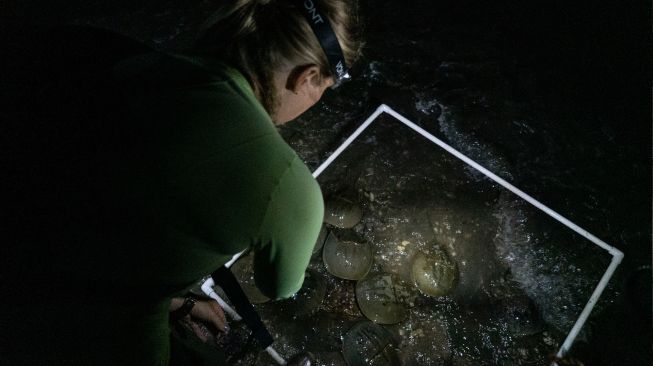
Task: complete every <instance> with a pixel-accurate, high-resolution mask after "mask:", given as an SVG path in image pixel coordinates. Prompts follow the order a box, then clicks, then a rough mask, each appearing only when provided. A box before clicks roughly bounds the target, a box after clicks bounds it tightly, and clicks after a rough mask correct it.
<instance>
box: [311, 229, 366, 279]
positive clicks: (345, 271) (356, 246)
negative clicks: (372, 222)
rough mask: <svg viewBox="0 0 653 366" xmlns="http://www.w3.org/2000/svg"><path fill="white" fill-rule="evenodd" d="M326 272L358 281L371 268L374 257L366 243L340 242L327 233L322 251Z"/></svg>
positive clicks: (331, 233)
mask: <svg viewBox="0 0 653 366" xmlns="http://www.w3.org/2000/svg"><path fill="white" fill-rule="evenodd" d="M322 260H323V261H324V265H325V267H326V270H327V271H329V273H331V274H332V275H334V276H336V277H340V278H344V279H346V280H359V279H361V278H363V277H365V275H366V274H367V272H369V270H370V268H372V262H373V260H374V255H373V254H372V248H371V247H370V245H369V244H368V243H367V242H362V243H358V242H355V241H340V240H338V238H337V237H336V236H335V234H334V233H333V232H330V233H329V236H328V237H327V239H326V243H325V244H324V250H323V251H322Z"/></svg>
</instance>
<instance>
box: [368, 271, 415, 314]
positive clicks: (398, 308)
mask: <svg viewBox="0 0 653 366" xmlns="http://www.w3.org/2000/svg"><path fill="white" fill-rule="evenodd" d="M414 300H415V293H414V292H413V291H411V286H409V285H408V284H407V283H406V282H404V281H402V280H401V279H400V278H399V277H398V276H396V275H393V274H388V273H380V274H376V275H373V276H369V277H367V278H365V279H363V280H361V281H358V283H356V301H358V306H359V308H360V309H361V312H362V313H363V315H365V316H366V317H367V318H368V319H370V320H371V321H373V322H375V323H379V324H395V323H398V322H400V321H402V320H404V319H405V318H406V316H407V315H408V307H410V306H411V305H412V304H413V303H414Z"/></svg>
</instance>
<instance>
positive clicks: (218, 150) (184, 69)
mask: <svg viewBox="0 0 653 366" xmlns="http://www.w3.org/2000/svg"><path fill="white" fill-rule="evenodd" d="M115 70H116V74H117V75H118V76H119V78H120V80H121V82H123V83H125V85H127V87H126V88H125V89H126V90H127V94H126V99H127V100H128V101H129V103H130V105H131V109H132V110H131V112H133V114H134V115H136V116H141V118H143V119H149V120H150V121H155V122H154V125H153V128H152V130H151V131H150V134H149V137H150V138H151V139H152V141H149V142H147V146H148V148H149V149H152V151H153V152H154V153H153V154H151V155H148V160H147V162H146V163H142V164H141V165H140V166H136V167H133V169H134V170H133V171H134V172H135V174H134V175H135V176H140V177H141V178H142V179H141V181H140V183H139V185H137V186H136V187H135V188H129V189H128V191H129V192H130V193H131V194H134V195H136V196H140V199H141V200H142V202H146V204H145V205H144V208H143V211H144V212H146V214H147V215H148V217H149V218H151V219H153V222H154V223H156V224H158V225H160V226H159V227H158V228H159V229H160V232H159V233H157V234H156V235H155V236H154V237H158V236H160V240H161V241H160V242H159V243H157V244H153V248H152V250H153V254H154V253H156V255H157V256H156V257H158V259H159V261H154V262H152V265H151V266H148V265H147V264H145V266H146V267H145V268H147V271H146V272H144V271H143V268H139V269H138V271H137V273H129V277H130V278H132V280H133V278H134V277H133V276H135V277H136V278H138V279H139V281H141V280H142V281H143V282H150V281H151V282H152V283H157V282H158V283H162V284H164V285H169V286H171V287H174V286H180V285H181V286H184V285H188V284H190V283H192V282H193V281H196V280H198V279H199V278H200V277H202V276H204V275H207V274H209V273H210V272H212V271H213V270H215V269H217V268H218V267H219V266H220V265H222V264H224V263H225V262H226V261H227V260H229V259H230V258H231V256H232V255H233V254H236V253H238V252H240V251H242V250H244V249H247V248H253V249H254V250H255V251H256V256H255V258H256V259H255V279H256V282H257V284H258V286H259V287H260V288H261V290H262V291H263V292H264V293H265V294H266V295H267V296H269V297H271V298H283V297H288V296H290V295H292V294H294V293H295V292H296V291H297V290H299V288H300V287H301V285H302V282H303V276H304V271H305V269H306V266H307V265H308V261H309V259H310V256H311V251H312V247H313V244H314V243H315V240H316V238H317V234H318V232H319V229H320V225H321V222H322V218H323V201H322V195H321V192H320V189H319V186H318V185H317V182H316V181H315V179H314V178H313V177H312V175H311V173H310V172H309V170H308V169H307V167H306V166H305V165H304V164H303V163H302V161H301V160H300V159H299V158H298V156H297V154H295V152H294V151H293V150H292V149H291V148H290V147H289V146H288V145H287V144H286V143H285V142H284V141H283V139H282V138H281V136H280V135H279V134H278V132H277V130H276V128H275V126H274V124H273V123H272V121H271V120H270V117H269V116H268V114H267V113H266V112H265V110H264V109H263V107H262V106H261V105H260V103H259V102H258V101H257V100H256V98H255V96H254V94H253V92H252V89H251V88H250V86H249V84H248V83H247V81H246V80H245V79H244V77H243V76H242V75H241V74H240V73H238V72H237V71H235V70H234V69H231V68H229V67H226V66H224V65H223V64H221V63H219V62H217V61H212V60H207V59H202V58H198V57H195V58H191V57H184V56H167V55H160V54H145V55H140V56H137V57H134V58H131V59H128V60H125V61H123V62H121V63H119V64H118V65H117V66H116V68H115ZM148 123H151V122H148ZM141 169H147V170H146V172H143V171H142V170H141ZM156 257H155V258H153V259H156Z"/></svg>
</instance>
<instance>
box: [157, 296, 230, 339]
mask: <svg viewBox="0 0 653 366" xmlns="http://www.w3.org/2000/svg"><path fill="white" fill-rule="evenodd" d="M184 301H185V299H184V298H182V297H173V298H172V300H171V301H170V311H171V312H172V311H175V310H177V309H179V308H180V307H181V306H182V305H183V304H184ZM184 318H185V319H184ZM184 318H182V319H180V320H181V321H182V322H184V323H187V324H188V325H189V326H190V327H191V328H192V329H193V331H194V333H195V334H197V336H198V337H199V338H200V339H202V340H203V341H206V339H205V338H206V335H205V334H204V332H202V330H201V329H200V327H199V325H198V324H197V323H194V322H193V321H191V318H192V319H193V320H196V321H201V322H204V323H208V324H212V325H213V326H215V327H216V328H217V329H218V330H219V331H220V332H225V329H226V324H227V320H226V319H225V316H224V312H223V311H222V308H221V307H220V305H219V304H218V303H217V301H215V300H212V299H197V300H196V302H195V305H194V306H193V307H192V309H191V310H190V314H189V315H187V316H185V317H184Z"/></svg>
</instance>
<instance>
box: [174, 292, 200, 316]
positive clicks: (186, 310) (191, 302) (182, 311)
mask: <svg viewBox="0 0 653 366" xmlns="http://www.w3.org/2000/svg"><path fill="white" fill-rule="evenodd" d="M196 302H197V300H196V299H195V298H194V297H192V296H186V297H185V298H184V303H183V304H181V306H180V307H179V309H177V310H173V311H171V312H170V320H179V319H181V318H183V317H185V316H186V315H188V314H190V311H191V310H192V309H193V306H195V303H196Z"/></svg>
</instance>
